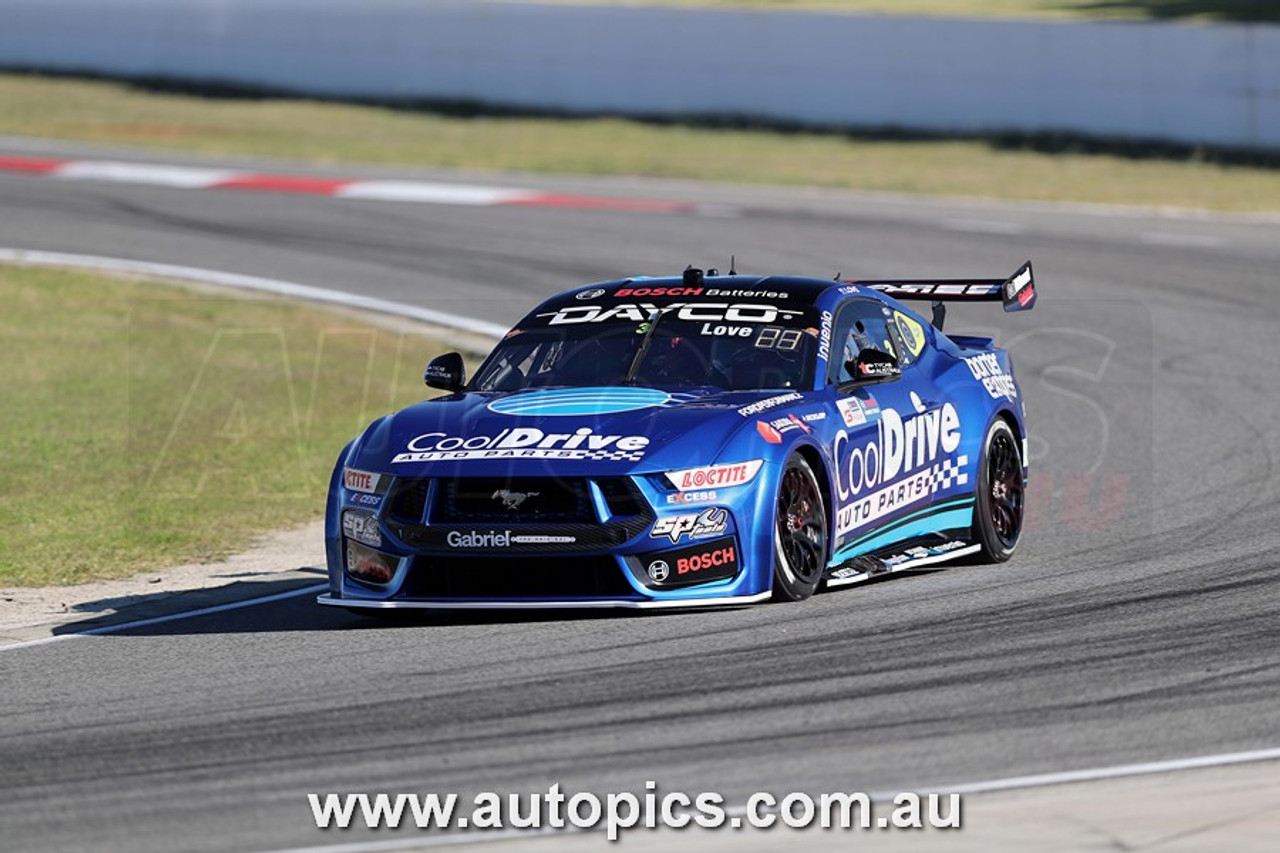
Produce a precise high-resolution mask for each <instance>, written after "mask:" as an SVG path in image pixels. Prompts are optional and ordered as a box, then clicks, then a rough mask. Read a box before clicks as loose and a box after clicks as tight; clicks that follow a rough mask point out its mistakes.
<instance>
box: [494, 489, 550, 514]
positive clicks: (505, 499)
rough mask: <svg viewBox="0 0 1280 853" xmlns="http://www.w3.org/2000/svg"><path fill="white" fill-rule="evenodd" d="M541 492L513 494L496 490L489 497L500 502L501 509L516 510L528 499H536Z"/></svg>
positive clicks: (505, 490) (508, 491)
mask: <svg viewBox="0 0 1280 853" xmlns="http://www.w3.org/2000/svg"><path fill="white" fill-rule="evenodd" d="M540 494H541V492H513V491H511V490H510V489H498V490H497V491H496V492H494V493H493V495H492V496H491V497H492V498H493V500H496V501H502V508H503V509H511V510H516V509H519V508H520V505H521V504H522V503H524V502H525V501H527V500H529V498H536V497H537V496H538V495H540Z"/></svg>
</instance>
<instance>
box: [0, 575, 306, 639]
mask: <svg viewBox="0 0 1280 853" xmlns="http://www.w3.org/2000/svg"><path fill="white" fill-rule="evenodd" d="M328 587H329V585H328V584H323V583H321V584H315V585H313V586H308V587H303V588H302V589H291V590H289V591H288V592H277V593H274V594H272V595H264V596H261V597H260V598H247V599H245V600H244V601H232V602H228V603H227V604H214V605H212V606H210V607H201V608H200V609H199V610H184V611H183V612H181V613H170V614H168V615H167V616H153V617H151V618H150V619H138V620H136V621H134V622H120V623H118V624H115V625H103V626H102V627H100V628H89V629H87V630H84V631H74V632H72V633H69V634H58V635H56V636H53V637H41V638H40V639H39V640H26V641H25V642H20V643H12V644H10V645H7V646H0V652H9V651H13V650H15V649H29V648H31V647H33V646H47V645H49V644H50V643H60V642H62V641H63V640H71V639H75V638H76V637H96V636H100V635H102V634H115V633H118V632H120V631H128V630H129V629H131V628H143V627H145V626H147V625H159V624H161V623H163V622H176V621H178V620H179V619H194V618H195V617H197V616H208V615H209V614H211V613H224V612H226V611H228V610H239V609H240V608H242V607H253V606H254V605H256V604H267V603H269V602H272V601H283V600H285V599H286V598H297V597H298V596H302V595H310V594H312V593H317V592H319V591H320V590H322V589H328Z"/></svg>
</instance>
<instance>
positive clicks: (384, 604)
mask: <svg viewBox="0 0 1280 853" xmlns="http://www.w3.org/2000/svg"><path fill="white" fill-rule="evenodd" d="M770 594H771V593H768V592H763V593H758V594H755V595H733V596H721V597H716V598H709V597H708V598H681V599H662V600H658V599H648V600H633V599H623V598H619V599H564V600H562V601H556V600H542V599H539V600H537V601H517V600H502V599H491V600H490V599H486V600H477V601H456V600H450V599H445V600H439V601H430V600H418V599H413V600H400V599H381V600H377V599H366V598H334V597H333V596H331V595H321V596H319V597H317V598H316V602H317V603H318V604H327V605H330V606H333V607H345V608H349V609H357V608H358V609H361V610H610V609H626V610H676V609H700V608H707V607H742V606H744V605H748V604H759V603H760V602H762V601H765V600H766V599H768V598H769V596H770Z"/></svg>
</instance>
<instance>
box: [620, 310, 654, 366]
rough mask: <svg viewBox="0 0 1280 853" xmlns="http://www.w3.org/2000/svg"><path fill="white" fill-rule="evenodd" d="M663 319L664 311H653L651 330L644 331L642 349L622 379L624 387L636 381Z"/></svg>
mask: <svg viewBox="0 0 1280 853" xmlns="http://www.w3.org/2000/svg"><path fill="white" fill-rule="evenodd" d="M661 319H662V309H661V308H655V309H653V314H651V315H650V316H649V328H647V329H645V330H644V337H643V338H642V339H641V340H640V348H639V349H638V350H636V355H635V358H633V359H631V366H630V367H628V368H627V375H626V376H624V377H623V379H622V384H623V385H630V384H631V383H632V382H634V381H635V378H636V373H637V372H638V371H639V370H640V362H642V361H644V357H645V354H646V353H648V352H649V344H651V343H653V333H654V332H656V331H657V330H658V321H659V320H661Z"/></svg>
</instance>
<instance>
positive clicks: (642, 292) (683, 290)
mask: <svg viewBox="0 0 1280 853" xmlns="http://www.w3.org/2000/svg"><path fill="white" fill-rule="evenodd" d="M613 295H614V296H617V297H627V296H632V297H634V296H701V295H702V288H701V287H680V286H678V285H677V286H676V287H624V288H622V289H621V290H618V291H615V292H614V294H613Z"/></svg>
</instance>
